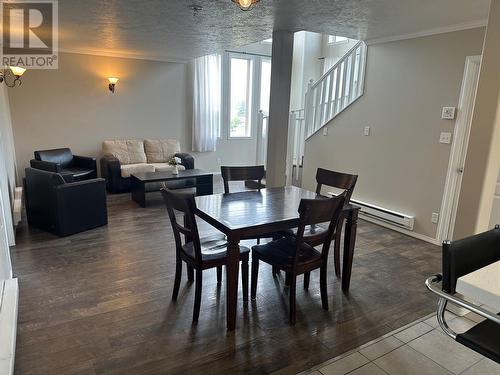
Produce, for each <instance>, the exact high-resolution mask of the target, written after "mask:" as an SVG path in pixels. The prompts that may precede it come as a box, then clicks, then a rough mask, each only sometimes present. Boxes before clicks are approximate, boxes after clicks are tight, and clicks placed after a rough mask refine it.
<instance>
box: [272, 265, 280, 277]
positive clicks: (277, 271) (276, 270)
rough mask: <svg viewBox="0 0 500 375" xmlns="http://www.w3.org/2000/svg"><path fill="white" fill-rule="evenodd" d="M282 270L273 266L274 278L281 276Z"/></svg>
mask: <svg viewBox="0 0 500 375" xmlns="http://www.w3.org/2000/svg"><path fill="white" fill-rule="evenodd" d="M279 274H280V269H279V268H278V267H276V266H273V277H276V276H279Z"/></svg>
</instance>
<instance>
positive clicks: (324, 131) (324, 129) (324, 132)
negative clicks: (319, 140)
mask: <svg viewBox="0 0 500 375" xmlns="http://www.w3.org/2000/svg"><path fill="white" fill-rule="evenodd" d="M323 135H328V126H325V127H324V128H323Z"/></svg>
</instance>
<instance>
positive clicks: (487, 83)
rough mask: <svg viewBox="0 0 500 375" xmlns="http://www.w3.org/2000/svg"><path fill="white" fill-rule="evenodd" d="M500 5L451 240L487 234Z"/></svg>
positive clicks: (494, 161)
mask: <svg viewBox="0 0 500 375" xmlns="http://www.w3.org/2000/svg"><path fill="white" fill-rule="evenodd" d="M499 40H500V1H492V2H491V7H490V13H489V18H488V27H487V31H486V37H485V40H484V49H483V58H482V61H481V70H480V72H479V83H478V87H477V94H476V101H475V103H474V112H473V114H472V123H471V130H470V137H469V145H468V148H467V158H466V160H465V167H464V173H463V179H462V186H461V190H460V198H459V202H458V209H457V219H456V221H455V228H454V232H453V236H454V237H455V238H463V237H467V236H470V235H472V234H475V233H480V232H483V231H486V230H487V229H488V228H489V225H490V221H491V209H492V204H493V196H494V194H495V189H496V187H497V186H496V181H497V178H498V169H499V167H500V74H499V66H500V48H498V41H499Z"/></svg>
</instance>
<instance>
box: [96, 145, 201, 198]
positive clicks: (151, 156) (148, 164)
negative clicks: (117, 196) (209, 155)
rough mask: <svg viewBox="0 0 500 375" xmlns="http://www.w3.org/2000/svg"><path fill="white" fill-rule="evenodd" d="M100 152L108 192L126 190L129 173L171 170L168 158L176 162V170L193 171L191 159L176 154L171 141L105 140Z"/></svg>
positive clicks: (128, 188)
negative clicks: (176, 158)
mask: <svg viewBox="0 0 500 375" xmlns="http://www.w3.org/2000/svg"><path fill="white" fill-rule="evenodd" d="M102 153H103V157H102V158H101V175H102V176H103V177H104V178H106V186H107V188H108V191H109V192H111V193H121V192H126V191H130V175H131V174H133V173H139V172H164V171H171V170H172V168H173V167H172V166H171V165H169V164H168V160H169V159H170V158H171V157H172V156H176V157H178V158H179V159H180V161H181V165H179V169H180V170H182V169H185V168H187V169H193V168H194V159H193V158H192V156H190V155H189V154H184V153H181V152H180V145H179V142H178V141H177V140H175V139H145V140H139V139H126V140H107V141H104V142H103V143H102ZM184 187H185V186H182V188H184Z"/></svg>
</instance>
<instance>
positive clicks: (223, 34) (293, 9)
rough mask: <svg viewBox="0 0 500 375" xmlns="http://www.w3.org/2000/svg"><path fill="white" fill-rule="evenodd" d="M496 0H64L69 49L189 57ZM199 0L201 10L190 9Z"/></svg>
mask: <svg viewBox="0 0 500 375" xmlns="http://www.w3.org/2000/svg"><path fill="white" fill-rule="evenodd" d="M489 2H490V0H261V2H260V3H259V4H258V5H257V6H256V7H255V8H254V9H253V10H251V11H249V12H243V11H241V10H240V9H239V8H238V7H237V6H236V5H234V4H233V3H232V2H231V0H59V40H60V42H59V43H60V49H61V50H62V51H77V52H87V53H98V54H110V55H122V56H130V57H144V58H152V59H158V60H170V61H185V60H188V59H191V58H193V57H195V56H201V55H204V54H208V53H213V52H217V51H221V50H224V49H231V48H237V47H241V46H243V45H246V44H249V43H253V42H256V41H260V40H263V39H266V38H269V37H271V35H272V30H273V29H285V30H292V31H298V30H308V31H314V32H320V33H327V34H337V35H342V36H346V37H349V38H354V39H363V40H366V39H380V38H391V37H395V36H399V35H405V34H413V33H420V32H425V31H428V30H431V29H447V28H449V27H455V26H458V27H459V28H460V27H466V26H470V25H478V24H481V23H483V24H484V22H485V20H486V18H487V14H488V7H489ZM193 3H195V4H199V5H202V6H203V10H202V11H201V12H200V14H198V15H197V16H196V17H194V16H193V13H192V11H191V10H190V9H188V5H190V4H193Z"/></svg>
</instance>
